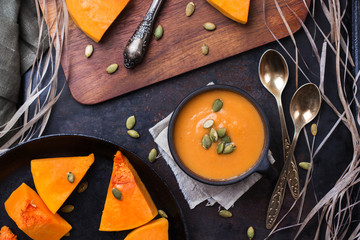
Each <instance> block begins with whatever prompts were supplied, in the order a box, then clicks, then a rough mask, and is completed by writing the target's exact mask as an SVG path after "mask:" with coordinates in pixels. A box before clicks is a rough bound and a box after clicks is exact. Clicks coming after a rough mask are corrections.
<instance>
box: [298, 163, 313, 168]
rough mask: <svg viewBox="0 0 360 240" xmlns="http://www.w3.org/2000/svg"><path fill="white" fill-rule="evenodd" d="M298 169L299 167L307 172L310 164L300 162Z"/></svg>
mask: <svg viewBox="0 0 360 240" xmlns="http://www.w3.org/2000/svg"><path fill="white" fill-rule="evenodd" d="M299 167H301V168H302V169H304V170H309V169H310V167H311V163H308V162H301V163H299Z"/></svg>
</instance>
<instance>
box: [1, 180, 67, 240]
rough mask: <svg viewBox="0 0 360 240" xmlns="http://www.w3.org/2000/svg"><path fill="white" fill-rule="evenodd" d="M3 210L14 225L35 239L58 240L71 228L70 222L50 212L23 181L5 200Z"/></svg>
mask: <svg viewBox="0 0 360 240" xmlns="http://www.w3.org/2000/svg"><path fill="white" fill-rule="evenodd" d="M5 210H6V212H7V213H8V215H9V216H10V218H11V219H12V220H14V222H15V223H16V225H17V226H18V227H19V228H20V229H21V230H22V231H23V232H24V233H26V234H27V235H28V236H29V237H31V238H32V239H35V240H59V239H60V238H61V237H63V236H64V235H65V234H66V233H67V232H69V231H70V229H71V226H70V224H68V223H67V222H66V221H65V220H64V219H63V218H61V217H60V216H59V215H58V214H55V215H54V214H52V213H51V212H50V210H49V209H48V208H47V206H46V205H45V203H44V202H43V201H42V200H41V198H40V197H39V195H37V194H36V192H35V191H34V190H32V189H31V188H30V187H29V186H28V185H26V184H25V183H23V184H21V185H20V187H18V188H17V189H16V190H15V191H14V192H13V193H12V194H11V195H10V197H9V198H8V199H7V200H6V202H5Z"/></svg>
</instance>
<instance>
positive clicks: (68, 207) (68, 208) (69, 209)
mask: <svg viewBox="0 0 360 240" xmlns="http://www.w3.org/2000/svg"><path fill="white" fill-rule="evenodd" d="M74 209H75V207H74V206H73V205H65V206H63V207H62V208H61V209H60V211H61V212H63V213H71V212H72V211H74Z"/></svg>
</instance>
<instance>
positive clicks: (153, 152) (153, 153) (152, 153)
mask: <svg viewBox="0 0 360 240" xmlns="http://www.w3.org/2000/svg"><path fill="white" fill-rule="evenodd" d="M156 156H157V151H156V149H155V148H153V149H151V151H150V153H149V161H150V162H151V163H153V162H155V160H156Z"/></svg>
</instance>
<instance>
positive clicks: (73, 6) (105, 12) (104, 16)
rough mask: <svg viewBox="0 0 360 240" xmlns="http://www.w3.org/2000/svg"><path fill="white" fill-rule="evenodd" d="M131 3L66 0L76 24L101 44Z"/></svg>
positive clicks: (121, 1) (123, 1)
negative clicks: (113, 24) (106, 33)
mask: <svg viewBox="0 0 360 240" xmlns="http://www.w3.org/2000/svg"><path fill="white" fill-rule="evenodd" d="M129 1H130V0H95V1H94V0H66V5H67V8H68V11H69V14H70V16H71V17H72V19H73V21H74V22H75V24H76V25H77V26H78V27H79V28H80V29H81V30H82V31H83V32H84V33H85V34H86V35H87V36H88V37H90V38H91V39H93V40H94V41H95V42H99V41H100V39H101V38H102V36H103V35H104V33H105V32H106V30H107V29H108V28H109V27H110V25H111V24H112V23H113V21H114V20H115V19H116V18H117V16H118V15H119V14H120V13H121V11H122V10H123V9H124V8H125V6H126V5H127V4H128V2H129Z"/></svg>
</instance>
